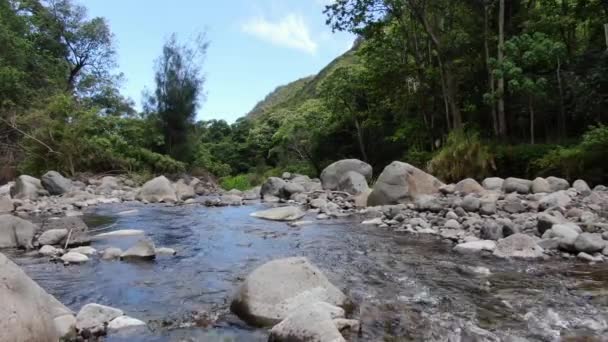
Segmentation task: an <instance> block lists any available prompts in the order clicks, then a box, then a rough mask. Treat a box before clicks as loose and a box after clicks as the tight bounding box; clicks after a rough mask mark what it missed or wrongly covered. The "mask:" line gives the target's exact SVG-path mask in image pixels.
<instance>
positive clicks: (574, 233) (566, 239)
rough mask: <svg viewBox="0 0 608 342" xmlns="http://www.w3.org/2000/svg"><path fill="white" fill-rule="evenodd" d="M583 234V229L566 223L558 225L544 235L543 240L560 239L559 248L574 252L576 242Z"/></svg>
mask: <svg viewBox="0 0 608 342" xmlns="http://www.w3.org/2000/svg"><path fill="white" fill-rule="evenodd" d="M581 232H582V230H581V228H580V227H579V226H577V225H575V224H571V223H565V224H556V225H553V227H552V228H551V229H549V230H547V231H545V233H544V234H543V239H552V238H557V239H559V246H560V248H562V249H565V250H574V242H575V241H576V239H577V238H578V236H579V234H580V233H581Z"/></svg>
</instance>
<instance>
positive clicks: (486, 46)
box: [483, 3, 498, 136]
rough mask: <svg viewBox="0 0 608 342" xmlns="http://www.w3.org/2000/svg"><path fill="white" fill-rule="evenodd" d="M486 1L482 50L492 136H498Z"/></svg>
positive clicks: (486, 5)
mask: <svg viewBox="0 0 608 342" xmlns="http://www.w3.org/2000/svg"><path fill="white" fill-rule="evenodd" d="M489 10H490V9H489V6H488V3H485V5H484V11H483V14H484V16H483V24H484V25H483V33H484V41H483V45H484V50H485V54H486V67H487V69H488V83H489V87H490V95H491V98H492V101H491V103H490V107H491V113H492V127H493V128H494V136H498V116H497V114H496V104H495V103H494V96H495V95H496V89H495V88H494V73H493V72H492V66H491V65H490V46H489V39H490V37H489V31H490V30H489V28H488V12H489Z"/></svg>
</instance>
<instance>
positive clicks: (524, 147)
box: [492, 144, 557, 179]
mask: <svg viewBox="0 0 608 342" xmlns="http://www.w3.org/2000/svg"><path fill="white" fill-rule="evenodd" d="M556 147H557V146H556V145H545V144H536V145H531V144H520V145H495V146H494V147H493V148H492V151H493V154H494V160H495V163H496V172H495V175H496V176H499V177H503V178H506V177H520V178H528V179H532V178H535V177H537V176H539V175H540V173H541V170H540V168H539V167H538V165H537V164H536V163H535V162H536V160H538V159H539V158H542V157H544V156H545V155H547V154H548V153H550V152H551V151H552V150H554V149H555V148H556Z"/></svg>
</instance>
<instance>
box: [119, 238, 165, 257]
mask: <svg viewBox="0 0 608 342" xmlns="http://www.w3.org/2000/svg"><path fill="white" fill-rule="evenodd" d="M155 257H156V248H155V247H154V242H152V240H150V239H141V240H139V241H137V243H135V245H133V246H132V247H131V248H129V249H127V250H126V251H125V252H124V253H122V255H121V256H120V258H121V259H154V258H155Z"/></svg>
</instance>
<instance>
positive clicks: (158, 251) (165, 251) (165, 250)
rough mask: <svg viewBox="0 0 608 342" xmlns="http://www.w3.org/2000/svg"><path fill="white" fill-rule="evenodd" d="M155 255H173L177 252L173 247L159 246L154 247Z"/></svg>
mask: <svg viewBox="0 0 608 342" xmlns="http://www.w3.org/2000/svg"><path fill="white" fill-rule="evenodd" d="M155 252H156V255H159V256H160V255H162V256H173V255H177V252H176V251H175V249H173V248H169V247H160V248H156V250H155Z"/></svg>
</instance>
